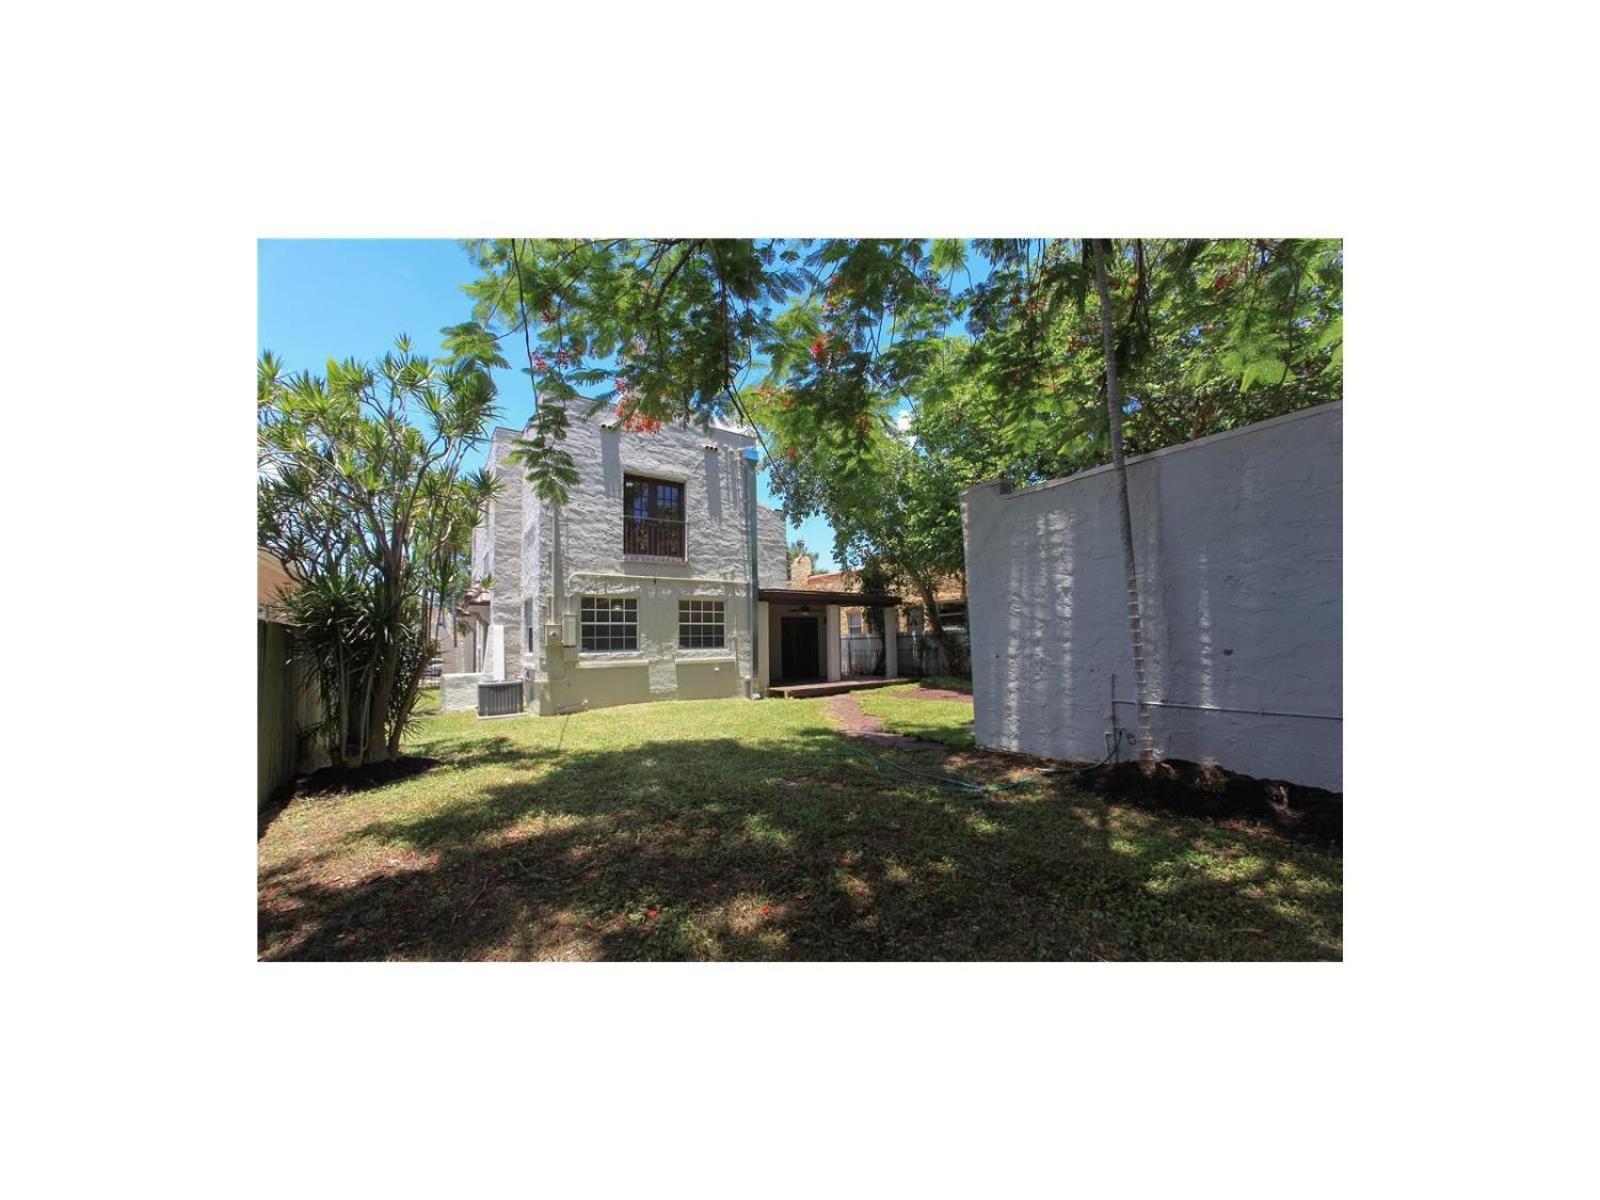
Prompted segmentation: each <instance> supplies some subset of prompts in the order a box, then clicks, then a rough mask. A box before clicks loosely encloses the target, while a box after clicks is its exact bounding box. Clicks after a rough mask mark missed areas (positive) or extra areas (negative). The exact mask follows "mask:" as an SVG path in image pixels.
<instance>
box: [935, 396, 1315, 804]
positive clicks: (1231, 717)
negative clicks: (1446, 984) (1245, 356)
mask: <svg viewBox="0 0 1600 1200" xmlns="http://www.w3.org/2000/svg"><path fill="white" fill-rule="evenodd" d="M1115 489H1116V476H1115V474H1114V473H1113V472H1112V470H1111V468H1110V467H1101V468H1097V469H1095V470H1092V471H1086V472H1084V473H1082V474H1080V475H1074V476H1072V477H1070V478H1068V479H1061V480H1053V481H1051V482H1049V483H1045V484H1041V485H1039V486H1037V487H1032V488H1027V489H1024V490H1021V491H1017V492H1012V493H1005V492H1003V491H1002V490H1001V487H1000V485H999V484H984V485H981V486H979V487H975V488H972V489H971V490H969V491H968V492H966V493H965V494H964V495H963V497H962V520H963V527H964V535H965V538H966V558H967V588H968V598H969V604H970V606H971V615H972V622H971V642H972V678H973V695H974V703H975V705H976V723H975V726H976V732H977V738H978V741H979V743H980V744H982V745H986V746H996V747H1001V748H1004V749H1009V750H1021V751H1025V752H1027V753H1031V754H1041V755H1047V756H1050V757H1055V758H1079V759H1099V758H1101V757H1103V756H1104V754H1105V752H1106V742H1105V734H1106V731H1107V730H1109V729H1110V728H1111V717H1110V714H1111V711H1112V678H1111V677H1112V675H1113V674H1115V676H1116V685H1115V686H1116V695H1117V697H1118V699H1119V700H1124V701H1132V700H1133V698H1134V696H1135V688H1134V676H1133V656H1132V651H1131V650H1130V648H1129V641H1128V625H1127V609H1126V588H1125V585H1124V582H1123V571H1122V549H1121V537H1120V534H1119V531H1118V526H1119V521H1118V516H1117V504H1116V490H1115ZM1128 489H1129V496H1130V501H1131V505H1132V510H1133V528H1134V554H1135V558H1136V560H1137V563H1138V569H1139V581H1140V591H1141V594H1142V595H1143V596H1144V597H1145V598H1146V607H1145V614H1144V617H1145V621H1144V634H1145V645H1146V654H1145V656H1146V665H1147V676H1148V681H1149V695H1150V696H1151V698H1153V699H1159V700H1164V701H1168V702H1173V703H1182V704H1194V705H1203V706H1206V708H1207V709H1208V710H1214V709H1217V708H1243V709H1250V710H1252V711H1251V712H1250V713H1228V712H1218V711H1189V710H1185V709H1177V708H1156V709H1153V710H1152V729H1153V733H1154V740H1155V745H1156V748H1157V750H1158V751H1159V752H1160V753H1161V754H1162V755H1163V756H1164V757H1168V758H1184V759H1191V760H1194V761H1198V762H1216V763H1219V764H1221V765H1222V766H1224V767H1226V768H1228V769H1230V770H1234V771H1240V772H1243V773H1246V774H1250V775H1256V776H1259V777H1262V778H1270V779H1286V780H1290V781H1292V782H1296V783H1302V784H1307V785H1311V786H1316V787H1325V788H1331V789H1334V790H1342V788H1343V738H1342V730H1343V726H1342V723H1341V722H1339V721H1337V720H1318V719H1308V717H1304V716H1296V717H1279V716H1269V717H1263V716H1259V715H1256V714H1257V712H1258V711H1259V710H1263V709H1266V710H1274V711H1277V712H1292V713H1301V714H1313V715H1316V716H1321V717H1338V716H1341V715H1342V711H1343V682H1342V676H1343V611H1344V609H1343V520H1342V506H1343V405H1342V404H1328V405H1323V406H1321V407H1319V408H1315V409H1309V410H1307V411H1305V412H1300V413H1293V414H1290V415H1289V416H1286V417H1279V418H1277V419H1275V420H1272V421H1265V422H1262V423H1261V424H1258V425H1252V426H1249V427H1247V428H1244V429H1239V430H1234V431H1230V432H1228V433H1222V434H1217V435H1215V436H1213V437H1209V438H1203V439H1201V440H1199V441H1196V442H1190V443H1187V444H1185V445H1182V446H1174V447H1171V448H1170V449H1167V450H1161V451H1157V452H1156V453H1154V454H1149V455H1143V456H1141V457H1138V458H1132V459H1129V460H1128ZM1116 717H1117V721H1118V724H1119V725H1120V726H1121V727H1122V728H1123V729H1125V730H1130V731H1132V730H1134V729H1136V728H1137V719H1138V710H1137V708H1136V707H1135V706H1134V705H1133V704H1131V703H1126V704H1118V705H1116Z"/></svg>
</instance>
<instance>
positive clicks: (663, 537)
mask: <svg viewBox="0 0 1600 1200" xmlns="http://www.w3.org/2000/svg"><path fill="white" fill-rule="evenodd" d="M683 527H684V505H683V484H681V483H674V482H672V481H671V480H668V479H647V478H646V477H645V476H643V475H624V476H623V477H622V552H623V553H624V554H646V555H649V556H650V557H652V558H683V557H684V550H685V546H686V544H687V539H686V538H685V537H684V528H683Z"/></svg>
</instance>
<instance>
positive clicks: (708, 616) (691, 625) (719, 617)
mask: <svg viewBox="0 0 1600 1200" xmlns="http://www.w3.org/2000/svg"><path fill="white" fill-rule="evenodd" d="M727 644H728V642H727V627H726V625H725V624H724V617H723V608H722V601H721V600H679V601H678V645H679V646H681V647H682V648H683V649H685V650H720V649H722V648H723V647H725V646H726V645H727Z"/></svg>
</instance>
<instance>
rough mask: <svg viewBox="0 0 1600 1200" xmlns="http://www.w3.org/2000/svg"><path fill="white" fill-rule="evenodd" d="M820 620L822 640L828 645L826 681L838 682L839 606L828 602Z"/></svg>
mask: <svg viewBox="0 0 1600 1200" xmlns="http://www.w3.org/2000/svg"><path fill="white" fill-rule="evenodd" d="M827 614H828V615H827V617H826V619H825V620H824V621H823V622H822V640H823V641H824V642H826V643H827V646H828V682H829V683H838V682H839V606H838V605H837V604H830V605H828V608H827Z"/></svg>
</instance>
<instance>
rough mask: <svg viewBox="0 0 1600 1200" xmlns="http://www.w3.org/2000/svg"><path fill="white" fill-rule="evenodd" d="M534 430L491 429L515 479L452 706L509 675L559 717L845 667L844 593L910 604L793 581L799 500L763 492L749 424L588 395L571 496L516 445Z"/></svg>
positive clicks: (529, 703)
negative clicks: (768, 502)
mask: <svg viewBox="0 0 1600 1200" xmlns="http://www.w3.org/2000/svg"><path fill="white" fill-rule="evenodd" d="M518 436H519V435H518V432H517V431H514V430H510V429H497V430H496V431H495V433H494V437H493V440H492V442H491V444H490V449H489V455H488V469H489V471H490V472H491V473H492V474H493V475H494V476H495V477H496V478H497V479H498V480H499V482H500V485H501V490H500V494H499V496H497V497H496V499H495V500H494V501H492V502H491V504H490V506H489V511H488V514H487V516H486V518H485V520H484V522H483V523H482V524H480V525H479V527H478V528H477V529H476V530H475V531H474V534H473V546H472V577H473V579H474V580H475V581H479V582H480V584H481V583H482V581H485V580H487V581H488V582H487V586H482V587H480V588H478V589H477V590H475V592H474V593H473V594H470V595H469V596H468V597H467V598H466V601H465V603H463V604H462V605H461V606H460V607H459V608H458V609H457V615H458V616H459V617H460V618H461V619H462V620H463V621H464V622H465V623H466V624H467V627H468V634H467V636H466V637H465V638H464V639H463V641H464V645H463V646H462V648H460V649H459V650H458V651H457V652H456V654H455V655H454V656H453V657H452V659H451V660H450V661H447V663H446V674H445V676H444V693H443V697H442V707H444V708H446V709H459V708H470V707H473V706H474V705H475V704H476V702H477V687H478V684H479V683H484V682H493V681H509V680H521V681H522V683H523V701H524V705H525V707H526V708H527V709H528V710H529V711H531V712H535V713H540V714H546V715H552V714H558V713H567V712H573V711H576V710H579V709H585V708H602V707H607V706H610V705H616V704H631V703H635V702H638V701H644V700H664V699H674V698H682V699H696V698H709V697H718V696H760V695H765V694H766V692H767V689H768V687H769V686H784V685H788V684H792V683H797V682H800V681H813V680H820V681H828V680H833V681H836V680H838V679H840V668H839V630H840V611H841V607H842V606H843V605H846V604H854V605H855V606H860V605H862V604H869V603H870V604H874V605H879V606H883V607H892V606H893V605H895V604H897V603H898V598H897V597H893V596H869V595H863V594H861V593H860V592H858V591H854V590H848V589H835V590H833V591H828V592H818V591H803V590H801V589H796V588H791V587H789V586H788V571H787V567H786V562H785V559H786V550H785V547H786V536H785V535H786V529H785V525H784V520H783V515H782V514H781V513H779V512H777V511H775V510H773V509H769V508H766V507H764V506H762V505H760V504H758V503H757V502H756V498H755V486H756V484H755V462H754V459H753V457H752V451H753V448H754V445H755V441H754V439H753V438H752V437H749V436H748V435H746V434H743V433H739V432H735V431H733V430H728V429H721V428H717V427H711V428H705V429H702V428H698V427H694V426H686V425H675V426H674V425H669V426H664V427H662V428H661V429H659V430H656V431H654V432H636V431H633V430H630V429H627V428H625V427H624V424H623V422H622V421H621V420H620V419H619V416H618V414H617V411H616V410H615V409H614V408H609V407H608V408H605V409H602V410H601V411H600V412H598V413H595V414H594V415H592V416H587V415H585V414H584V412H583V411H582V410H579V409H576V408H575V409H574V410H573V411H572V412H571V413H570V426H569V430H568V434H567V440H566V442H565V448H566V450H567V452H568V453H569V454H570V455H571V456H572V459H573V463H574V465H575V466H576V468H577V472H578V481H577V483H576V484H574V485H573V487H572V489H571V493H570V495H569V497H568V501H567V503H566V504H564V505H561V506H557V505H554V504H551V503H548V502H545V501H542V500H540V499H539V498H538V497H537V496H536V495H535V494H534V492H533V488H532V485H531V484H530V483H528V481H527V479H526V477H525V471H524V469H523V467H522V466H521V465H519V464H517V463H515V462H512V461H511V454H512V452H513V450H514V449H515V445H514V442H515V439H516V438H517V437H518ZM452 665H454V666H457V667H460V666H470V667H471V669H470V670H467V671H451V670H450V669H449V668H450V667H451V666H452ZM893 668H894V663H893V661H890V662H889V663H888V674H890V675H892V674H893V673H894V671H893Z"/></svg>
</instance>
